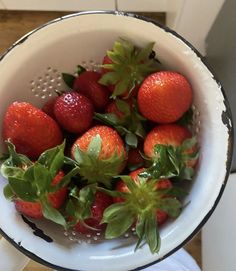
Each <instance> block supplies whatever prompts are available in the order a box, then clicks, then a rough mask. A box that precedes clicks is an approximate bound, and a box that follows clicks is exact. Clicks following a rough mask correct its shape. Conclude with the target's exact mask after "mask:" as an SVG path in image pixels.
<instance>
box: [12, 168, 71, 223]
mask: <svg viewBox="0 0 236 271" xmlns="http://www.w3.org/2000/svg"><path fill="white" fill-rule="evenodd" d="M63 177H64V173H63V172H62V171H60V172H59V173H58V174H57V175H56V176H55V177H54V179H53V180H52V186H55V185H56V184H58V183H60V181H61V179H62V178H63ZM67 194H68V188H67V187H62V188H60V189H59V190H58V191H55V192H52V193H49V194H48V202H49V203H50V205H51V206H52V207H53V208H55V209H59V208H60V207H61V206H62V205H63V203H64V202H65V200H66V198H67ZM14 203H15V206H16V209H17V210H18V211H19V212H20V213H22V214H24V215H26V216H29V217H33V218H38V219H39V218H42V217H43V212H42V205H41V203H40V202H30V201H24V200H21V199H18V198H17V199H15V200H14Z"/></svg>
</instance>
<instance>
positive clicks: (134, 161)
mask: <svg viewBox="0 0 236 271" xmlns="http://www.w3.org/2000/svg"><path fill="white" fill-rule="evenodd" d="M143 165H144V159H143V157H142V156H141V154H140V150H139V149H130V150H129V152H128V160H127V166H128V167H129V168H134V167H135V168H137V167H141V166H143Z"/></svg>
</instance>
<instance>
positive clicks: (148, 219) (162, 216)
mask: <svg viewBox="0 0 236 271" xmlns="http://www.w3.org/2000/svg"><path fill="white" fill-rule="evenodd" d="M143 170H144V169H138V170H136V171H134V172H132V173H130V175H129V176H121V181H118V183H117V185H116V192H114V193H113V195H114V196H115V198H114V202H115V203H114V204H112V205H110V206H109V207H107V208H106V210H105V211H104V213H103V220H102V222H103V223H107V226H106V231H105V238H107V239H111V238H116V237H118V236H121V235H122V234H124V233H125V232H126V231H127V230H128V229H129V228H130V227H133V226H134V225H135V229H136V233H137V236H138V238H139V240H138V243H137V246H136V248H138V247H140V246H142V245H143V244H142V243H143V241H146V242H147V243H148V245H149V247H150V250H151V252H152V253H155V252H158V250H159V245H160V237H159V231H158V226H159V225H160V224H162V223H164V222H165V221H166V219H167V218H168V217H169V216H170V217H173V218H175V217H177V216H178V215H179V214H180V211H181V203H180V202H179V200H178V199H177V198H176V196H178V195H179V191H178V190H176V189H175V188H174V187H173V186H172V183H171V182H170V180H167V179H158V180H157V179H148V178H143V177H140V176H139V174H140V173H141V172H142V171H143Z"/></svg>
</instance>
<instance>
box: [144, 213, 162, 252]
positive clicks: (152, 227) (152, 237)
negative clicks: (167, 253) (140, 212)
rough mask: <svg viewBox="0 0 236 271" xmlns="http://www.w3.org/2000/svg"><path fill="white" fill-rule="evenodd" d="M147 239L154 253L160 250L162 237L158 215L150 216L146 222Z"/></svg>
mask: <svg viewBox="0 0 236 271" xmlns="http://www.w3.org/2000/svg"><path fill="white" fill-rule="evenodd" d="M145 237H146V238H145V239H146V242H147V244H148V245H149V248H150V250H151V252H152V253H157V252H158V251H159V249H160V235H159V231H158V225H157V219H156V214H155V213H153V214H150V215H149V216H148V217H146V221H145Z"/></svg>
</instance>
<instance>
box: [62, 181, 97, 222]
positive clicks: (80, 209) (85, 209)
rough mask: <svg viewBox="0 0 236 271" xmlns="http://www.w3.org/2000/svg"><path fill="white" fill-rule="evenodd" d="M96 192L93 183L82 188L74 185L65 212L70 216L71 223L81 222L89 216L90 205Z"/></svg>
mask: <svg viewBox="0 0 236 271" xmlns="http://www.w3.org/2000/svg"><path fill="white" fill-rule="evenodd" d="M95 193H96V186H95V185H87V186H85V187H83V188H82V189H80V190H79V189H78V188H77V187H74V188H73V189H72V190H71V192H70V200H69V202H68V204H67V206H66V211H67V213H68V214H69V215H70V216H72V218H73V222H72V224H73V223H74V224H76V223H77V222H78V221H80V222H82V221H83V220H85V219H86V218H89V217H91V207H92V204H93V202H94V197H95Z"/></svg>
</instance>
